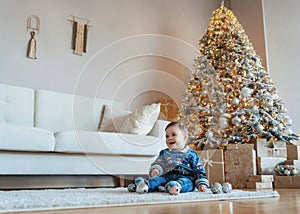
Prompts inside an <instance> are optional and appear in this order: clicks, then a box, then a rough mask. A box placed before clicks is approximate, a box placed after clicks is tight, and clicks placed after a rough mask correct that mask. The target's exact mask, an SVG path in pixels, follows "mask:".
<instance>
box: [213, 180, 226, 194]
mask: <svg viewBox="0 0 300 214" xmlns="http://www.w3.org/2000/svg"><path fill="white" fill-rule="evenodd" d="M210 190H211V192H212V193H213V194H219V193H222V191H223V190H222V185H221V184H220V183H217V182H216V183H214V184H212V185H211V186H210Z"/></svg>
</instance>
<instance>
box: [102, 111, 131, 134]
mask: <svg viewBox="0 0 300 214" xmlns="http://www.w3.org/2000/svg"><path fill="white" fill-rule="evenodd" d="M130 113H131V112H129V111H126V110H124V109H123V108H120V107H113V106H110V105H105V106H104V111H103V116H102V119H101V124H100V128H99V131H100V132H119V131H120V129H121V126H122V124H123V123H124V121H125V120H126V119H127V118H128V116H129V114H130Z"/></svg>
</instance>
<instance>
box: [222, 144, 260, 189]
mask: <svg viewBox="0 0 300 214" xmlns="http://www.w3.org/2000/svg"><path fill="white" fill-rule="evenodd" d="M224 159H225V181H226V182H229V183H231V185H232V187H233V188H245V187H246V182H247V181H248V179H249V177H250V176H252V175H256V153H255V150H253V149H237V150H226V151H225V158H224Z"/></svg>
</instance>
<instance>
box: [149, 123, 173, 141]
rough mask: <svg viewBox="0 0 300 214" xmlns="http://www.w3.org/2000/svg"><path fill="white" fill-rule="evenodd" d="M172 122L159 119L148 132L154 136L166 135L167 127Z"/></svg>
mask: <svg viewBox="0 0 300 214" xmlns="http://www.w3.org/2000/svg"><path fill="white" fill-rule="evenodd" d="M169 123H170V121H166V120H157V121H156V122H155V124H154V126H153V128H152V129H151V131H150V132H149V133H148V135H150V136H154V137H158V138H160V137H164V135H165V128H166V126H167V125H168V124H169Z"/></svg>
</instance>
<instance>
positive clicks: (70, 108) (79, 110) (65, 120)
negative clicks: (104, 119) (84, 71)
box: [35, 90, 118, 132]
mask: <svg viewBox="0 0 300 214" xmlns="http://www.w3.org/2000/svg"><path fill="white" fill-rule="evenodd" d="M111 102H112V101H111V100H105V99H101V98H95V97H87V96H80V95H73V94H67V93H60V92H54V91H48V90H37V91H36V111H35V126H36V127H39V128H44V129H48V130H50V131H53V132H56V131H63V130H71V129H74V130H89V131H97V130H98V128H99V122H100V118H101V112H102V108H103V105H105V104H110V103H111ZM117 104H118V102H114V105H117Z"/></svg>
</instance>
